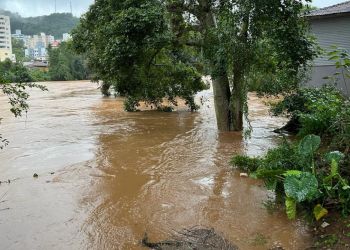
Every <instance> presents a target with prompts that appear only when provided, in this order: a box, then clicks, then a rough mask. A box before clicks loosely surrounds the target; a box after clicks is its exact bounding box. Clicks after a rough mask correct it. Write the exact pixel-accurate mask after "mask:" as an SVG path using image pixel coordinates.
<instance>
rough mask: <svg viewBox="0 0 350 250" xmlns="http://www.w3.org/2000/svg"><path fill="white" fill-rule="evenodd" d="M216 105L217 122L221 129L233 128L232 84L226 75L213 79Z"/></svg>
mask: <svg viewBox="0 0 350 250" xmlns="http://www.w3.org/2000/svg"><path fill="white" fill-rule="evenodd" d="M213 91H214V106H215V114H216V122H217V126H218V129H219V131H231V130H232V129H233V122H232V118H233V117H232V113H231V110H230V98H231V91H230V84H229V81H228V78H227V76H226V75H224V76H219V77H216V78H215V79H213Z"/></svg>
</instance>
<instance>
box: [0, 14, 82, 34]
mask: <svg viewBox="0 0 350 250" xmlns="http://www.w3.org/2000/svg"><path fill="white" fill-rule="evenodd" d="M0 14H2V15H6V16H9V17H10V19H11V32H12V33H15V30H17V29H20V30H22V34H25V35H36V34H39V33H40V32H44V33H46V34H47V35H53V36H55V39H61V38H62V34H63V33H69V32H70V31H71V30H72V29H73V28H74V27H75V26H76V25H77V24H78V22H79V18H77V17H74V16H73V15H72V14H70V13H55V14H51V15H48V16H38V17H22V16H20V15H19V14H17V13H12V12H10V11H6V10H2V9H0Z"/></svg>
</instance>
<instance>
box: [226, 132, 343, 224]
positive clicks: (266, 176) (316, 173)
mask: <svg viewBox="0 0 350 250" xmlns="http://www.w3.org/2000/svg"><path fill="white" fill-rule="evenodd" d="M320 145H321V140H320V137H319V136H315V135H308V136H306V137H304V138H303V139H302V140H301V141H300V142H299V143H293V144H291V143H287V142H286V141H284V142H283V143H282V144H280V145H279V146H278V147H277V148H275V149H270V150H269V151H268V152H267V154H266V155H265V156H264V157H262V158H249V157H246V156H235V157H234V158H233V160H232V162H231V163H232V164H234V165H236V166H240V167H246V166H248V164H250V163H251V164H252V166H253V168H254V169H256V170H255V172H253V173H252V174H251V175H252V176H255V177H257V178H259V179H262V180H264V182H265V184H266V187H267V188H268V189H272V190H274V191H275V193H276V196H277V197H281V196H282V197H285V205H286V212H287V215H288V217H289V218H295V216H296V209H297V205H298V204H300V205H302V206H305V207H306V208H308V209H309V210H313V212H314V215H315V218H316V219H320V218H322V217H323V216H325V215H326V214H327V213H328V211H327V209H326V207H327V206H328V204H329V205H330V206H332V207H334V205H335V207H336V208H339V209H341V210H342V212H343V213H344V214H348V213H349V212H350V192H349V190H350V186H349V177H346V176H345V177H344V175H342V174H341V169H343V168H344V167H346V165H344V162H342V161H343V160H344V159H345V155H344V154H343V153H341V152H339V151H333V152H329V153H326V154H321V153H319V148H320ZM257 159H258V160H257ZM255 164H257V167H256V165H255ZM341 164H342V165H341ZM320 204H324V206H321V205H320Z"/></svg>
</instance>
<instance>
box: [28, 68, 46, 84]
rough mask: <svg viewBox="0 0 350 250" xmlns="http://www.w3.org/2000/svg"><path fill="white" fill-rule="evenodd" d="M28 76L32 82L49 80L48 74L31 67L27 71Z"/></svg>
mask: <svg viewBox="0 0 350 250" xmlns="http://www.w3.org/2000/svg"><path fill="white" fill-rule="evenodd" d="M29 74H30V76H31V77H32V79H33V81H34V82H45V81H50V75H49V74H48V73H47V72H44V71H42V70H39V69H32V70H30V71H29Z"/></svg>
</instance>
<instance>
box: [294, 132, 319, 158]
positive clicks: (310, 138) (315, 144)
mask: <svg viewBox="0 0 350 250" xmlns="http://www.w3.org/2000/svg"><path fill="white" fill-rule="evenodd" d="M320 144H321V138H320V137H319V136H317V135H307V136H305V137H304V138H303V139H302V140H301V142H300V144H299V152H300V153H301V154H303V155H307V156H312V155H313V154H314V153H315V152H316V151H317V149H318V148H319V147H320Z"/></svg>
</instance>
